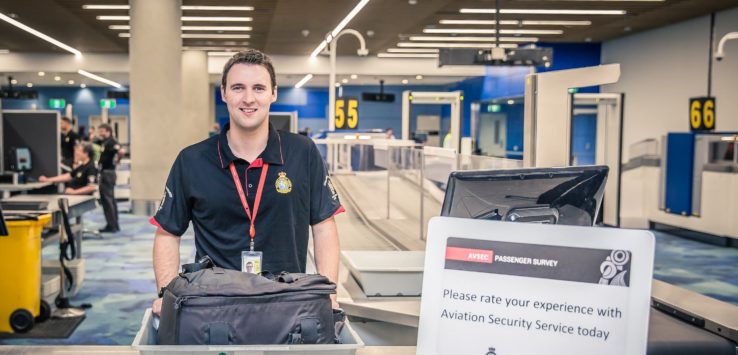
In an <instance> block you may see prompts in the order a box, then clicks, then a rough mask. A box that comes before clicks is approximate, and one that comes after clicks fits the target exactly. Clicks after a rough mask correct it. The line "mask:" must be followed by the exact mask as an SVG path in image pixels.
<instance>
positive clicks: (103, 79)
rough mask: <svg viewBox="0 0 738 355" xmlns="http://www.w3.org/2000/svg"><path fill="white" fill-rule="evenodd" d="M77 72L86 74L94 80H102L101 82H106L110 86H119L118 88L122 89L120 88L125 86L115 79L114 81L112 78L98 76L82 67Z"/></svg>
mask: <svg viewBox="0 0 738 355" xmlns="http://www.w3.org/2000/svg"><path fill="white" fill-rule="evenodd" d="M77 73H78V74H81V75H84V76H86V77H88V78H90V79H92V80H97V81H99V82H101V83H105V84H108V85H110V86H113V87H116V88H118V89H120V88H122V87H123V85H121V84H119V83H116V82H115V81H112V80H110V79H105V78H103V77H101V76H98V75H95V74H92V73H90V72H88V71H84V70H82V69H80V70H77Z"/></svg>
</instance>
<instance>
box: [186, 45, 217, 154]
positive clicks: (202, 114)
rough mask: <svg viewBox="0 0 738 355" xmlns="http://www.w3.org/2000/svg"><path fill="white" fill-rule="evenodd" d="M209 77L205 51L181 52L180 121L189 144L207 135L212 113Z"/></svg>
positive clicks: (210, 125)
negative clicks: (184, 127) (184, 128)
mask: <svg viewBox="0 0 738 355" xmlns="http://www.w3.org/2000/svg"><path fill="white" fill-rule="evenodd" d="M210 96H212V95H211V92H210V78H209V75H208V55H207V53H205V51H184V52H182V118H181V119H182V123H183V124H184V125H185V126H186V127H187V128H186V129H187V131H186V132H185V133H186V136H187V137H188V139H189V142H190V143H189V144H193V143H197V142H199V141H201V140H203V139H205V138H207V137H208V131H210V127H212V121H213V118H212V117H213V114H212V113H211V112H210V111H209V109H210V101H211V100H210Z"/></svg>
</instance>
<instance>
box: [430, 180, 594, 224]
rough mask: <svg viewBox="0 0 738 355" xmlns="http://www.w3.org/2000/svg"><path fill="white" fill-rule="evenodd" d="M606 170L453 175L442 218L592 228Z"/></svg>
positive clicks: (449, 181)
mask: <svg viewBox="0 0 738 355" xmlns="http://www.w3.org/2000/svg"><path fill="white" fill-rule="evenodd" d="M607 172H608V168H607V166H577V167H568V168H532V169H516V170H491V171H455V172H452V173H451V175H449V178H448V187H447V189H446V196H445V197H444V200H443V207H442V210H441V216H449V217H462V218H479V219H491V220H503V221H513V222H533V223H550V224H567V225H576V226H592V225H594V223H595V221H596V217H597V213H598V211H599V208H600V204H601V203H602V195H603V194H604V189H605V182H606V180H607Z"/></svg>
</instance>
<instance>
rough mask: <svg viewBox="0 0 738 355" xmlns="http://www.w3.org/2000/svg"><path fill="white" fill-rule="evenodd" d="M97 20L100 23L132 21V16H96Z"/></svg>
mask: <svg viewBox="0 0 738 355" xmlns="http://www.w3.org/2000/svg"><path fill="white" fill-rule="evenodd" d="M95 18H96V19H98V20H100V21H130V20H131V16H128V15H115V16H113V15H100V16H95Z"/></svg>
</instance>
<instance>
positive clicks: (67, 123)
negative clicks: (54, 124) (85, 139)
mask: <svg viewBox="0 0 738 355" xmlns="http://www.w3.org/2000/svg"><path fill="white" fill-rule="evenodd" d="M60 128H61V153H62V165H64V166H63V167H62V169H64V170H65V171H69V170H71V169H72V165H73V164H74V147H75V146H76V145H77V143H79V135H77V133H75V132H74V129H72V128H73V127H72V120H70V119H69V117H62V118H61V123H60Z"/></svg>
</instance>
